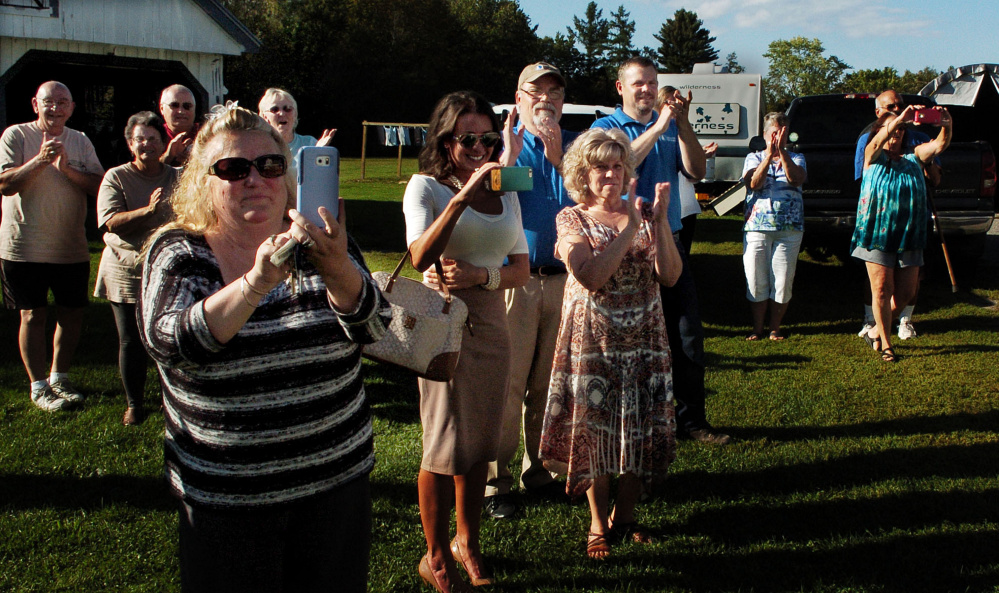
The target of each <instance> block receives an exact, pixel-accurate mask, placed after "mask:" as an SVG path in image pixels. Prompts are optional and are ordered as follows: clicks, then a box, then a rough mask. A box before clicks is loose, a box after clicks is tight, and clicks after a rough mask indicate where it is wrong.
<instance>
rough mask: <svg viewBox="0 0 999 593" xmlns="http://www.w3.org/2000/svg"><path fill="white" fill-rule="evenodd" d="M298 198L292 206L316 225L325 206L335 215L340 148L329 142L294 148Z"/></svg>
mask: <svg viewBox="0 0 999 593" xmlns="http://www.w3.org/2000/svg"><path fill="white" fill-rule="evenodd" d="M298 163H299V164H298V196H297V197H298V200H297V203H296V207H295V208H296V210H298V211H299V212H301V213H302V216H305V217H306V218H308V219H309V222H311V223H313V224H315V225H316V226H318V227H319V228H326V223H325V222H323V219H322V218H321V217H320V216H319V207H320V206H325V207H326V209H327V210H329V211H330V212H331V213H332V214H333V216H337V214H338V212H339V211H340V209H339V199H340V152H339V151H338V150H337V149H335V148H333V147H332V146H304V147H302V148H301V149H300V150H299V151H298Z"/></svg>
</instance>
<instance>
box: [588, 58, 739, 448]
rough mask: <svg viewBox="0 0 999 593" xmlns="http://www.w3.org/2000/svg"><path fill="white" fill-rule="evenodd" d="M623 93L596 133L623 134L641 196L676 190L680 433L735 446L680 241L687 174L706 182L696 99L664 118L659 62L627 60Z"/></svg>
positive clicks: (673, 315)
mask: <svg viewBox="0 0 999 593" xmlns="http://www.w3.org/2000/svg"><path fill="white" fill-rule="evenodd" d="M617 74H618V78H617V83H616V86H617V92H618V94H620V95H621V102H622V104H621V105H619V106H618V108H617V110H616V111H615V112H614V114H613V115H609V116H607V117H604V118H601V119H598V120H597V121H596V122H594V123H593V127H595V128H620V129H621V130H623V131H624V132H625V133H626V134H627V135H628V137H629V138H631V147H632V149H633V150H634V153H635V161H636V162H637V163H639V164H638V167H637V169H636V174H637V175H638V183H637V186H636V188H635V192H636V193H637V194H638V195H639V196H642V197H645V198H648V199H651V198H652V197H654V196H655V187H656V184H657V183H661V182H663V181H668V182H669V183H670V185H671V190H670V201H669V211H668V213H667V216H668V218H669V224H670V228H671V229H672V231H673V239H674V241H675V242H676V246H677V249H678V250H679V252H680V256H681V257H682V258H683V272H681V274H680V279H679V280H677V283H676V284H675V285H674V286H672V287H670V288H667V287H665V286H664V287H662V301H663V313H664V314H665V318H666V333H667V336H668V337H669V345H670V351H671V353H672V355H673V397H674V399H675V401H676V415H677V429H678V432H679V433H680V434H684V435H686V436H688V437H690V438H691V439H694V440H696V441H700V442H703V443H713V444H718V445H727V444H728V443H729V442H731V440H732V439H731V437H729V436H728V435H727V434H722V433H719V432H717V431H715V429H714V428H713V427H712V426H711V425H710V424H709V423H708V420H707V413H706V410H705V402H704V329H703V327H702V326H701V317H700V313H699V312H698V309H697V291H696V289H695V287H694V278H693V276H692V275H691V272H690V266H689V264H688V262H687V252H686V250H684V248H683V245H682V243H681V242H680V239H679V236H678V233H679V231H680V228H681V225H682V223H681V221H680V194H679V184H678V181H679V175H680V170H681V169H682V170H683V171H686V173H687V176H688V177H690V178H692V179H700V178H702V177H704V150H703V149H702V148H701V145H700V143H699V142H698V141H697V135H696V134H695V133H694V129H693V127H692V126H691V125H690V121H689V120H688V119H687V108H688V106H689V105H690V97H689V95H688V97H687V98H686V99H683V98H682V97H680V96H679V93H677V94H676V95H674V97H673V98H672V100H670V101H667V103H666V107H664V109H663V112H662V113H656V111H655V105H656V95H657V93H658V91H659V80H658V72H657V71H656V66H655V63H654V62H652V60H649V59H648V58H644V57H634V58H631V59H629V60H627V61H626V62H625V63H624V64H622V65H621V67H620V68H619V69H618V72H617Z"/></svg>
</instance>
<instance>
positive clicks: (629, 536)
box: [611, 521, 655, 544]
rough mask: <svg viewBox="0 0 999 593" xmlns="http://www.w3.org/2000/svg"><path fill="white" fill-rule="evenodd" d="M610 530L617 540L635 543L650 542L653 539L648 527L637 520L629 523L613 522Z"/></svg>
mask: <svg viewBox="0 0 999 593" xmlns="http://www.w3.org/2000/svg"><path fill="white" fill-rule="evenodd" d="M611 532H612V533H613V534H614V537H615V539H617V540H619V541H631V542H635V543H636V544H651V543H653V542H654V541H655V540H654V539H653V537H652V532H650V531H649V529H648V527H645V526H644V525H642V524H641V523H638V522H637V521H632V522H631V523H615V524H614V526H613V527H611Z"/></svg>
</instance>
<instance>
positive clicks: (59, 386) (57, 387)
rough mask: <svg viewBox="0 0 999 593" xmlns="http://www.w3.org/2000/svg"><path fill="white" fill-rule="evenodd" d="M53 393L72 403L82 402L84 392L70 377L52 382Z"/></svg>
mask: <svg viewBox="0 0 999 593" xmlns="http://www.w3.org/2000/svg"><path fill="white" fill-rule="evenodd" d="M51 386H52V393H54V394H56V397H60V398H62V399H64V400H66V401H68V402H69V403H71V404H82V403H83V394H82V393H80V390H79V389H77V388H76V387H75V386H74V385H73V384H72V383H70V382H69V379H63V380H61V381H56V382H54V383H52V384H51Z"/></svg>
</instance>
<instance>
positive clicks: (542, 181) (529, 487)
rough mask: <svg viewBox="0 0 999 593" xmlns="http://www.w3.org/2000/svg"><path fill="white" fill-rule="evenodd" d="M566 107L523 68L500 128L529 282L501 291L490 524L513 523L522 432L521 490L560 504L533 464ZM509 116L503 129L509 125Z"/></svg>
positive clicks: (550, 335) (554, 80) (551, 315)
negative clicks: (500, 393)
mask: <svg viewBox="0 0 999 593" xmlns="http://www.w3.org/2000/svg"><path fill="white" fill-rule="evenodd" d="M564 101H565V78H564V77H563V76H562V73H561V72H560V71H559V70H558V68H556V67H554V66H552V65H551V64H546V63H544V62H538V63H536V64H531V65H530V66H527V67H526V68H524V70H523V71H522V72H521V73H520V78H519V79H518V81H517V91H516V108H515V114H519V116H520V123H519V124H518V126H517V129H516V131H514V130H513V129H512V125H511V124H509V123H508V125H507V126H506V128H505V129H504V142H505V144H506V154H505V155H504V159H501V160H510V157H511V156H514V155H516V163H512V162H504V164H511V165H516V166H518V167H531V168H532V169H533V172H534V173H533V174H534V189H532V190H531V191H521V192H518V194H517V195H518V197H519V198H520V212H521V218H522V220H523V224H524V231H525V233H526V235H527V244H528V248H529V255H530V264H531V278H530V280H528V282H527V284H526V285H524V286H522V287H520V288H512V289H508V290H507V291H506V311H507V323H508V324H509V329H510V343H511V344H512V345H513V348H512V350H511V361H510V389H509V392H508V397H507V403H506V409H505V411H504V414H503V428H502V432H501V434H502V436H501V438H500V448H499V453H498V456H497V460H496V461H494V462H492V463H490V464H489V475H488V481H487V483H486V499H485V508H486V512H487V513H488V514H489V515H490V516H492V517H494V518H497V519H506V518H510V517H512V516H513V515H514V514H515V513H516V511H517V504H516V500H515V499H514V498H513V494H512V493H511V490H512V488H513V475H512V474H511V472H510V468H509V465H510V462H511V461H512V460H513V456H514V454H515V453H516V451H517V444H518V443H519V441H520V433H521V424H523V432H524V458H523V461H522V464H521V465H522V473H521V476H520V484H521V488H522V489H524V490H526V491H527V492H528V493H529V494H534V495H538V496H543V497H546V498H553V497H554V498H565V497H566V494H565V489H564V486H563V485H562V484H561V483H559V482H556V481H555V479H554V476H553V474H552V473H551V472H549V471H548V470H546V469H545V468H544V466H542V464H541V461H540V460H539V459H538V448H539V446H540V442H541V427H542V423H543V422H544V416H545V404H546V402H547V399H548V382H549V379H550V378H551V370H552V360H553V358H554V355H555V340H556V337H557V336H558V327H559V321H560V320H561V314H562V293H563V291H564V289H565V280H566V271H565V265H564V264H563V263H562V262H561V261H559V260H558V259H556V258H555V239H556V236H555V216H556V215H557V214H558V213H559V211H561V210H562V209H563V208H566V207H571V206H574V205H575V202H573V201H572V199H571V198H570V197H569V194H568V192H566V191H565V187H564V186H563V184H562V175H561V174H560V172H559V171H560V167H561V164H562V154H563V152H564V150H565V149H566V147H568V145H569V144H570V143H571V142H572V141H573V140H575V138H576V136H578V135H579V134H578V133H576V132H570V131H567V130H563V129H562V128H561V127H560V126H559V120H560V119H561V117H562V106H563V104H564ZM515 114H511V117H510V120H509V121H510V122H512V121H513V115H515Z"/></svg>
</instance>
